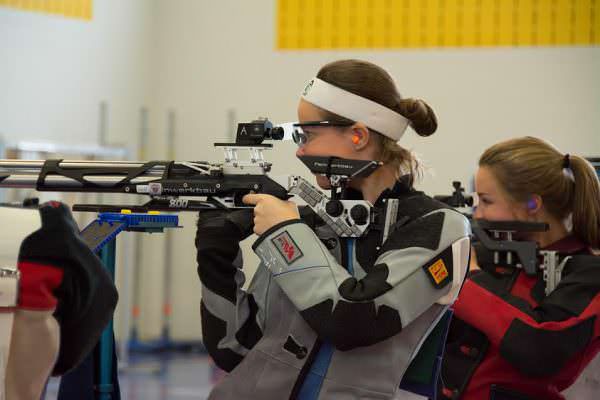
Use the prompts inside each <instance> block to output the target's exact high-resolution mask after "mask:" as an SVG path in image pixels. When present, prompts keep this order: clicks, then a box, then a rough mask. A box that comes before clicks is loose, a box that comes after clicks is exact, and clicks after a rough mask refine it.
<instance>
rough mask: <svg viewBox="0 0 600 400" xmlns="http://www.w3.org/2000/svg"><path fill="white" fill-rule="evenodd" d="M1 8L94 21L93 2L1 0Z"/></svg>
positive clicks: (81, 0) (84, 0)
mask: <svg viewBox="0 0 600 400" xmlns="http://www.w3.org/2000/svg"><path fill="white" fill-rule="evenodd" d="M0 6H5V7H12V8H17V9H19V10H25V11H32V12H41V13H48V14H57V15H62V16H64V17H67V18H77V19H83V20H86V21H89V20H91V19H92V15H93V8H94V7H93V0H0Z"/></svg>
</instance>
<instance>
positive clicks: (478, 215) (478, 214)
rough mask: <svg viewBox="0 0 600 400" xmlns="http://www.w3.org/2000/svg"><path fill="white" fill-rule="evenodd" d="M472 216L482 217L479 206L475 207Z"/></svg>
mask: <svg viewBox="0 0 600 400" xmlns="http://www.w3.org/2000/svg"><path fill="white" fill-rule="evenodd" d="M473 218H476V219H481V218H483V210H482V209H481V207H475V212H474V213H473Z"/></svg>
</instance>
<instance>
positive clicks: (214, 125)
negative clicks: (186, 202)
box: [145, 0, 600, 337]
mask: <svg viewBox="0 0 600 400" xmlns="http://www.w3.org/2000/svg"><path fill="white" fill-rule="evenodd" d="M275 3H276V2H275V1H265V0H263V1H252V2H250V1H240V0H237V1H236V0H222V1H219V2H209V1H191V0H187V1H186V0H181V1H177V2H173V1H166V0H163V1H159V2H158V9H157V15H159V16H160V17H159V18H157V49H156V52H155V53H154V57H155V59H154V61H153V63H154V64H155V66H156V72H155V75H154V86H153V88H154V90H155V92H154V95H153V99H154V103H153V107H152V109H153V110H155V112H156V114H155V115H153V135H152V143H153V145H154V151H155V154H154V155H153V156H155V157H159V156H164V144H165V135H164V126H166V121H165V120H164V117H165V115H166V110H167V109H173V110H175V112H176V115H177V126H178V135H179V136H178V141H177V149H176V157H177V158H178V159H189V160H192V159H194V160H196V159H201V160H211V161H219V159H220V157H221V154H220V153H219V152H218V151H215V150H214V149H213V148H212V145H211V144H212V142H214V141H217V140H218V139H222V138H225V137H227V135H230V134H231V133H230V132H229V131H228V130H227V129H228V113H229V112H231V110H234V111H235V115H236V116H237V119H238V120H239V121H248V120H251V119H253V118H255V117H257V116H268V117H269V118H270V119H271V120H273V121H279V122H283V121H290V120H295V119H296V104H297V101H298V97H299V92H300V90H301V88H303V86H304V84H305V82H306V81H308V79H310V78H311V77H312V76H314V74H316V72H317V70H318V69H319V67H320V66H321V65H323V64H324V63H326V62H328V61H332V60H336V59H341V58H361V59H366V60H369V61H373V62H375V63H377V64H380V65H382V66H384V67H385V68H387V69H388V70H389V72H390V73H391V74H392V75H393V76H394V77H395V79H396V81H397V84H398V86H399V88H400V91H401V93H402V94H403V95H405V96H407V97H420V98H423V99H425V100H426V101H427V102H428V103H429V104H430V105H431V106H432V107H433V108H434V110H435V111H436V113H437V114H438V117H439V122H440V127H439V131H438V132H437V133H436V134H435V135H434V136H431V137H429V138H421V137H418V136H417V135H416V134H414V133H412V132H409V133H408V134H407V135H406V136H405V138H403V139H402V142H401V143H402V144H404V145H405V146H406V147H408V148H411V149H414V150H415V151H417V152H418V153H420V154H421V155H422V156H423V158H424V159H425V161H426V163H427V164H428V165H429V166H430V167H431V168H432V169H433V171H434V173H435V176H433V177H432V176H428V177H427V178H426V180H425V182H423V184H422V185H421V187H422V188H423V189H424V190H426V191H427V192H428V193H430V194H449V193H450V190H451V181H452V180H456V179H458V180H461V181H462V182H463V183H466V182H468V181H469V180H470V177H471V176H472V174H473V172H474V168H475V165H476V162H477V158H478V156H479V154H481V152H482V151H483V150H484V149H485V148H486V147H487V146H489V145H491V144H493V143H495V142H497V141H500V140H502V139H505V138H509V137H512V136H518V135H536V136H540V137H542V138H544V139H547V140H550V141H551V142H553V143H554V144H556V145H557V146H558V147H559V148H561V149H562V150H563V151H565V152H570V153H581V154H584V155H596V156H598V155H600V112H599V111H600V76H599V74H598V71H600V48H598V47H595V48H519V49H511V48H505V49H500V48H489V49H438V50H423V51H419V50H410V51H407V50H390V51H380V50H378V51H277V50H275V34H276V32H275V31H274V27H275ZM293 151H294V148H293V146H292V145H290V144H279V145H276V150H275V151H274V152H273V153H272V154H270V155H269V159H270V160H271V161H273V162H274V163H275V168H274V173H275V174H284V173H298V172H299V171H304V170H305V168H304V167H303V166H301V164H300V163H299V162H298V161H297V160H295V159H294V157H293ZM161 152H162V153H161ZM188 218H189V220H190V223H188V224H187V226H186V227H185V228H184V229H183V230H182V231H180V232H177V234H176V236H177V238H178V239H177V241H178V244H177V246H178V248H177V252H178V254H177V255H176V256H175V257H174V259H173V262H172V265H173V266H174V268H175V269H176V270H177V272H176V274H177V275H178V276H179V278H177V279H176V281H177V286H176V288H177V291H176V296H175V299H174V304H175V305H176V307H175V308H174V320H175V321H184V323H181V324H180V323H178V324H177V326H176V328H175V329H174V335H175V336H178V337H191V336H192V335H195V334H197V332H198V329H199V322H198V298H199V297H198V293H197V292H198V290H199V284H198V282H197V280H196V278H195V260H194V250H193V246H192V241H193V235H194V229H193V218H191V217H188ZM248 242H249V243H251V239H250V240H249V241H248ZM153 251H155V252H156V253H150V254H149V255H148V257H149V258H154V259H160V258H161V256H160V255H159V249H158V248H155V249H153ZM246 256H247V257H248V258H249V262H248V263H247V266H248V267H247V269H248V270H249V271H252V270H253V268H252V264H253V263H254V262H255V261H256V258H255V256H254V255H253V254H252V253H251V252H250V251H246ZM157 269H159V268H157ZM158 276H159V275H156V277H155V278H152V277H151V276H146V279H148V282H152V283H149V284H148V286H147V290H148V293H153V296H154V297H156V293H157V292H160V280H159V278H158ZM147 298H148V301H150V302H153V303H152V304H154V306H153V307H155V308H156V309H158V306H159V303H158V301H157V300H152V299H151V296H150V295H148V296H147ZM145 327H146V329H147V332H154V334H156V333H157V332H158V327H159V325H158V324H157V323H156V321H150V319H148V320H146V322H145Z"/></svg>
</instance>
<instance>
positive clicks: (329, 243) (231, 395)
mask: <svg viewBox="0 0 600 400" xmlns="http://www.w3.org/2000/svg"><path fill="white" fill-rule="evenodd" d="M357 195H359V194H357ZM388 198H397V199H399V207H398V217H397V219H396V221H397V222H396V224H395V229H394V230H393V232H392V233H391V234H390V235H389V236H388V238H387V240H386V241H385V242H384V243H381V232H378V231H377V230H375V229H372V230H369V232H368V233H367V234H365V235H363V236H362V237H360V238H351V239H348V238H339V237H337V236H336V235H335V234H334V233H333V231H332V230H331V229H330V228H329V227H328V226H327V225H324V224H322V223H321V224H319V222H315V221H313V220H314V218H308V217H307V218H301V219H298V220H292V221H286V222H284V223H281V224H279V225H277V226H274V227H272V228H271V229H269V230H268V231H267V232H265V233H264V234H262V235H261V236H260V237H259V238H258V240H257V241H256V242H255V243H254V245H253V249H254V251H255V253H256V254H257V255H258V257H259V258H260V260H261V263H260V265H259V266H258V269H257V271H256V273H255V274H254V276H253V278H252V281H251V282H250V285H249V287H248V290H243V289H242V286H243V284H244V282H245V277H244V273H243V270H242V256H241V250H240V247H239V240H240V237H239V233H234V232H236V230H235V229H233V227H231V226H230V228H231V229H229V230H228V229H224V228H223V226H224V225H225V226H226V225H227V223H226V222H225V223H224V222H223V220H221V221H220V222H219V221H215V220H210V219H209V220H207V221H205V222H202V220H200V221H199V224H198V225H199V226H198V231H197V236H196V247H197V250H198V252H197V260H198V274H199V276H200V281H201V283H202V300H201V317H202V332H203V341H204V344H205V346H206V348H207V350H208V351H209V353H210V355H211V356H212V358H213V359H214V361H215V363H216V364H217V365H218V366H220V367H221V368H223V369H225V370H226V371H229V372H230V373H229V374H228V375H227V376H226V377H225V378H223V379H222V380H221V381H220V382H219V383H218V384H217V385H216V386H215V387H214V389H213V391H212V393H211V395H210V397H209V399H226V400H229V399H231V400H242V399H257V400H258V399H260V400H263V399H277V400H278V399H303V400H304V399H344V400H346V399H348V400H354V399H356V400H358V399H361V400H367V399H373V400H374V399H391V398H392V397H393V396H394V394H395V393H396V391H397V390H398V385H399V383H400V380H401V378H402V376H403V374H404V372H405V370H406V368H407V367H408V365H409V364H410V361H411V360H412V358H413V357H414V356H415V354H416V352H417V351H418V349H419V347H420V346H421V344H422V342H423V340H424V339H425V338H426V336H427V334H428V333H429V332H430V330H431V329H432V328H433V327H434V326H435V324H436V323H437V321H438V319H439V318H440V317H441V316H442V314H443V313H444V312H445V310H446V309H447V308H448V307H449V305H450V304H451V303H452V302H453V301H454V300H455V298H456V296H457V294H458V290H459V289H460V285H461V284H462V281H463V280H464V276H465V273H466V270H467V264H468V257H469V249H470V240H469V235H470V227H469V223H468V220H467V219H466V218H465V217H464V216H463V215H462V214H460V213H458V212H457V211H455V210H453V209H451V208H448V207H447V206H445V205H444V204H442V203H440V202H437V201H435V200H433V199H432V198H430V197H428V196H426V195H424V194H423V193H422V192H417V191H415V190H414V189H412V188H411V187H410V186H408V185H407V184H406V183H405V181H403V180H399V181H398V182H397V184H396V185H395V186H394V188H392V189H388V190H386V191H384V192H383V193H382V194H381V196H380V197H379V199H378V200H377V202H376V203H375V204H374V206H375V207H378V206H381V205H382V202H384V201H385V199H388ZM321 222H322V221H321ZM230 225H233V224H230Z"/></svg>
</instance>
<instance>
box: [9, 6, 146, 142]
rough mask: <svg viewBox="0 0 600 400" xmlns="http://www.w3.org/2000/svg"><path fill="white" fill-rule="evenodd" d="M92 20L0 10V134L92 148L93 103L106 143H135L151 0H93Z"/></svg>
mask: <svg viewBox="0 0 600 400" xmlns="http://www.w3.org/2000/svg"><path fill="white" fill-rule="evenodd" d="M93 4H94V13H93V18H92V20H91V21H85V20H80V19H71V18H65V17H62V16H57V15H51V14H43V13H33V12H24V11H21V10H16V9H11V8H8V7H0V88H1V89H0V135H2V136H3V137H4V138H5V140H7V141H15V140H19V139H27V140H42V141H58V142H63V143H84V144H96V143H97V139H98V124H99V120H98V114H99V104H100V102H102V101H104V102H106V103H107V104H108V108H109V125H108V134H109V135H108V141H109V142H118V143H124V144H127V145H132V144H134V143H136V140H137V139H136V134H137V130H138V110H139V108H140V107H141V106H142V105H144V104H147V101H148V95H149V85H148V84H149V82H150V81H149V78H150V73H151V71H152V68H151V67H152V66H151V64H150V63H149V60H150V52H151V50H152V33H153V30H152V26H153V20H154V18H155V13H154V8H155V7H154V5H155V1H154V0H129V1H120V0H99V1H94V2H93Z"/></svg>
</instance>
